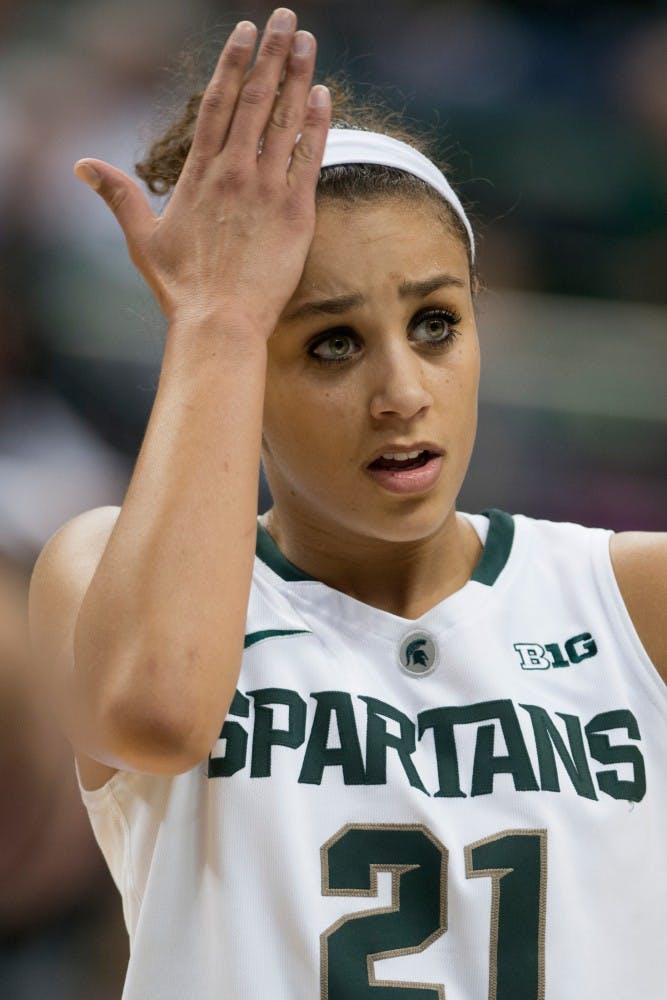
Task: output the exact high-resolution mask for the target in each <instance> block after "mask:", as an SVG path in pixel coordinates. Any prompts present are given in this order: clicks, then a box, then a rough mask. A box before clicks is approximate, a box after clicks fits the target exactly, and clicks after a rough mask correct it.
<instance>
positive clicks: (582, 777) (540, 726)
mask: <svg viewBox="0 0 667 1000" xmlns="http://www.w3.org/2000/svg"><path fill="white" fill-rule="evenodd" d="M521 708H523V709H525V710H526V712H528V714H529V715H530V721H531V722H532V724H533V732H534V734H535V746H536V747H537V760H538V763H539V768H540V784H541V785H542V791H543V792H559V791H560V784H559V782H558V770H557V768H556V755H555V753H554V750H556V751H557V753H558V756H559V757H560V759H561V761H562V763H563V765H564V766H565V770H566V771H567V773H568V777H569V778H570V781H571V782H572V784H573V786H574V789H575V791H576V793H577V795H581V796H582V797H583V798H585V799H597V795H596V794H595V788H594V786H593V779H592V777H591V772H590V769H589V767H588V760H587V759H586V751H585V749H584V737H583V734H582V731H581V723H580V722H579V719H578V718H577V716H576V715H566V714H565V713H564V712H556V715H557V716H558V717H559V718H561V719H562V720H563V721H564V722H565V729H566V731H567V740H568V744H569V747H567V746H566V745H565V741H564V740H563V737H562V736H561V734H560V733H559V731H558V729H557V727H556V724H555V723H554V722H553V720H552V719H550V718H549V714H548V712H546V711H545V709H543V708H540V707H539V706H538V705H521Z"/></svg>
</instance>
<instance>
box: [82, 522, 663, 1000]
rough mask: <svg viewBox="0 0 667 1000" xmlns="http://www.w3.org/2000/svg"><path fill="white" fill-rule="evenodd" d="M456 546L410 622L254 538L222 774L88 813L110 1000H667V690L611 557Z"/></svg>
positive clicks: (102, 803) (597, 548) (500, 542)
mask: <svg viewBox="0 0 667 1000" xmlns="http://www.w3.org/2000/svg"><path fill="white" fill-rule="evenodd" d="M469 519H470V521H471V522H472V524H473V526H474V527H475V530H476V531H477V532H478V534H479V535H480V537H481V538H482V540H483V541H485V545H484V550H483V554H482V557H481V560H480V562H479V564H478V566H477V568H476V570H475V572H474V573H473V575H472V578H471V579H470V580H469V581H468V583H467V584H466V585H465V586H464V587H463V588H462V589H461V590H459V591H457V592H456V593H454V594H452V595H451V596H450V597H448V598H447V599H445V600H444V601H442V602H441V603H440V604H438V605H437V606H436V607H434V608H433V609H431V610H430V611H429V612H427V613H426V614H424V615H423V616H422V617H421V618H419V619H417V620H408V619H403V618H400V617H397V616H396V615H393V614H390V613H387V612H385V611H381V610H378V609H377V608H374V607H369V606H367V605H364V604H362V603H360V602H359V601H356V600H354V599H353V598H351V597H348V596H346V595H345V594H342V593H339V592H337V591H334V590H332V589H330V588H328V587H326V586H325V585H324V584H322V583H319V582H318V581H316V580H313V579H312V578H310V577H308V576H307V575H306V574H304V573H303V572H302V571H301V570H299V569H298V568H297V567H295V566H293V565H292V564H291V563H289V562H288V561H287V560H286V559H285V557H284V556H283V555H282V554H281V553H280V551H279V550H278V549H277V547H276V546H275V544H274V543H273V541H272V540H271V538H270V537H269V535H268V534H267V533H266V532H265V531H264V529H263V528H262V527H261V526H260V528H259V532H258V547H257V558H256V561H255V570H254V576H253V583H252V590H251V595H250V601H249V609H248V619H247V632H246V637H245V652H244V656H243V665H242V669H241V674H240V679H239V683H238V690H237V693H236V696H235V698H234V701H233V703H232V705H231V708H230V710H229V713H228V716H227V719H226V721H225V723H224V726H223V728H222V732H221V735H220V739H219V740H218V741H217V742H216V744H215V745H214V746H213V747H212V748H211V754H210V757H209V759H208V760H207V761H203V762H202V764H201V765H200V766H198V767H195V768H193V769H192V770H191V771H189V772H187V773H185V774H181V775H177V776H175V777H168V776H150V775H143V774H137V773H126V772H119V773H117V774H116V775H115V776H114V777H113V778H112V779H111V780H110V781H109V782H108V783H107V784H106V785H105V786H104V787H102V788H101V789H99V790H97V791H92V792H91V791H82V794H83V798H84V801H85V803H86V806H87V808H88V811H89V814H90V818H91V822H92V826H93V829H94V831H95V834H96V836H97V839H98V842H99V844H100V846H101V849H102V851H103V853H104V855H105V857H106V859H107V862H108V864H109V867H110V869H111V872H112V874H113V877H114V879H115V881H116V884H117V885H118V888H119V890H120V892H121V894H122V899H123V907H124V915H125V920H126V923H127V927H128V930H129V934H130V941H131V957H130V962H129V968H128V973H127V979H126V985H125V990H124V993H123V1000H265V998H269V997H270V998H271V1000H316V998H319V1000H443V998H446V1000H487V998H488V1000H542V998H546V1000H575V998H576V1000H602V998H604V1000H635V998H638V997H641V998H642V1000H664V998H665V997H666V996H667V986H666V985H665V978H666V976H665V970H664V945H665V928H667V846H666V835H667V796H666V794H665V770H666V766H667V687H666V686H665V685H664V684H663V682H662V681H661V680H660V678H659V676H658V674H657V672H656V671H655V669H654V667H653V665H652V664H651V662H650V661H649V659H648V657H647V654H646V653H645V651H644V649H643V647H642V646H641V644H640V641H639V639H638V637H637V634H636V632H635V630H634V628H633V626H632V623H631V621H630V618H629V616H628V613H627V611H626V609H625V606H624V604H623V600H622V598H621V595H620V592H619V590H618V587H617V585H616V582H615V578H614V575H613V571H612V567H611V562H610V557H609V534H610V533H609V532H607V531H603V530H598V529H588V528H583V527H580V526H577V525H572V524H553V523H550V522H546V521H534V520H531V519H529V518H525V517H522V516H515V517H513V518H512V517H510V516H509V515H507V514H504V513H502V512H499V511H491V512H489V514H488V515H476V516H473V517H470V518H469ZM221 614H224V609H221Z"/></svg>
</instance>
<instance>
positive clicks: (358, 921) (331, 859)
mask: <svg viewBox="0 0 667 1000" xmlns="http://www.w3.org/2000/svg"><path fill="white" fill-rule="evenodd" d="M546 854H547V834H546V830H503V831H501V832H500V833H497V834H495V835H494V836H491V837H487V838H485V839H484V840H479V841H477V842H476V843H474V844H469V845H468V846H467V847H466V848H465V862H466V875H467V877H468V878H490V879H491V881H492V896H491V935H490V947H489V993H488V997H489V1000H544V932H545V907H546ZM321 856H322V893H323V895H325V896H368V897H374V896H377V873H378V872H379V871H385V872H390V873H391V878H392V902H391V906H388V907H385V908H380V909H377V908H376V909H372V910H364V911H363V912H361V913H351V914H349V915H348V916H345V917H341V919H340V920H338V921H336V923H335V924H333V925H332V926H331V927H329V928H328V929H327V930H326V931H324V933H323V934H322V935H321V938H320V944H321V997H322V1000H399V997H400V1000H445V989H444V986H443V985H441V984H435V983H408V982H405V981H401V982H398V981H396V982H390V981H388V980H377V979H376V977H375V968H374V963H375V962H376V961H379V960H381V959H383V958H394V957H396V956H398V955H409V954H414V953H416V952H420V951H423V950H424V949H425V948H427V947H428V946H429V945H430V944H431V943H432V942H433V941H435V940H436V938H438V937H440V935H441V934H444V933H445V931H446V930H447V864H448V851H447V848H446V847H444V846H443V845H442V844H441V843H440V842H439V841H438V840H437V839H436V838H435V837H434V836H433V834H432V833H431V831H430V830H428V828H427V827H425V826H412V825H410V824H395V825H390V824H370V825H366V826H360V825H348V826H345V827H343V828H342V830H339V832H338V833H337V834H336V835H335V836H334V837H332V838H331V839H330V840H328V841H327V842H326V844H324V845H323V847H322V850H321Z"/></svg>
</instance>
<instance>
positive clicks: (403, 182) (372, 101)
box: [135, 77, 477, 288]
mask: <svg viewBox="0 0 667 1000" xmlns="http://www.w3.org/2000/svg"><path fill="white" fill-rule="evenodd" d="M324 83H325V84H326V85H327V86H328V88H329V90H330V92H331V105H332V122H331V124H332V127H334V128H349V129H359V130H363V131H369V132H381V133H383V134H384V135H389V136H392V137H393V138H395V139H400V140H402V141H403V142H406V143H408V144H409V145H410V146H413V147H414V148H415V149H418V150H419V151H420V152H421V153H423V154H424V155H425V156H428V157H429V159H431V160H434V161H435V160H436V159H437V157H436V156H435V155H434V153H433V151H432V148H431V147H432V146H433V145H434V143H433V141H432V140H429V139H428V138H426V136H425V135H423V134H420V133H419V131H418V130H417V129H413V128H411V127H410V126H408V124H407V123H406V120H405V117H404V116H403V115H402V114H401V112H398V111H395V110H393V109H390V108H388V107H387V106H386V105H385V103H384V102H383V100H382V98H381V97H380V95H379V94H378V93H377V92H375V91H373V92H370V93H369V97H368V99H367V100H365V101H361V100H359V99H358V98H357V96H356V95H355V94H354V92H353V90H352V87H351V86H350V84H349V83H348V82H347V81H346V80H345V79H343V78H341V77H329V78H327V79H325V80H324ZM203 94H204V91H203V90H199V91H197V92H196V93H194V94H192V96H191V97H190V98H189V99H188V101H187V103H186V105H185V108H184V110H183V111H182V112H181V114H180V115H179V116H178V117H177V118H176V120H175V121H173V122H172V124H171V125H169V127H168V128H167V129H166V131H165V132H164V134H163V135H162V136H160V137H159V138H158V139H157V140H156V141H155V142H153V144H152V145H151V147H150V149H149V150H148V153H147V155H146V156H145V158H144V159H143V160H141V161H140V162H139V163H137V164H136V166H135V169H136V173H137V176H138V177H139V178H141V180H142V181H144V183H145V184H146V185H147V186H148V188H149V190H150V191H152V192H153V194H158V195H167V194H169V192H170V191H171V190H172V189H173V187H174V186H175V184H176V182H177V181H178V178H179V177H180V174H181V171H182V169H183V166H184V164H185V161H186V159H187V156H188V153H189V151H190V147H191V145H192V139H193V136H194V132H195V125H196V122H197V115H198V113H199V107H200V104H201V100H202V97H203ZM438 165H439V166H440V168H441V169H442V170H443V172H444V173H447V166H446V165H445V164H443V163H442V162H439V164H438ZM388 196H393V197H400V198H404V199H415V200H416V199H425V198H426V199H429V200H430V201H431V202H432V203H433V205H434V208H435V209H436V211H437V212H438V214H439V215H440V217H441V219H442V221H443V223H444V225H445V226H446V228H447V229H448V231H450V232H451V233H452V234H453V235H454V236H455V237H457V238H458V239H459V240H460V242H461V243H462V244H463V246H465V248H466V252H467V255H468V264H469V268H470V278H471V285H472V287H473V288H474V287H475V286H476V284H477V276H476V271H475V267H474V263H473V260H472V254H471V249H470V242H469V239H468V234H467V232H466V229H465V226H464V225H463V223H462V222H461V219H460V218H459V216H458V215H457V213H456V212H455V211H454V210H453V209H452V208H451V206H450V205H449V204H448V203H447V202H446V201H445V200H444V199H443V198H441V196H440V195H439V194H438V192H436V191H435V190H434V189H433V188H431V187H430V186H429V185H428V184H426V183H425V182H424V181H422V180H420V179H419V178H418V177H415V176H414V175H413V174H410V173H407V172H406V171H404V170H399V169H397V168H395V167H385V166H381V165H379V164H374V163H373V164H369V163H352V164H339V165H336V166H329V167H324V168H323V169H322V170H321V171H320V177H319V181H318V185H317V199H318V201H322V200H324V199H338V200H341V201H346V202H348V203H353V202H355V201H359V200H362V201H370V200H375V199H382V198H386V197H388Z"/></svg>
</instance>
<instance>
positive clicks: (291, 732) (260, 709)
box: [249, 688, 306, 778]
mask: <svg viewBox="0 0 667 1000" xmlns="http://www.w3.org/2000/svg"><path fill="white" fill-rule="evenodd" d="M249 694H250V695H252V697H253V698H254V699H255V725H254V729H253V734H252V757H251V762H250V777H251V778H268V777H269V776H270V774H271V749H272V747H274V746H280V747H290V748H291V749H292V750H296V748H297V747H300V746H301V744H302V743H303V741H304V739H305V735H306V703H305V701H304V700H303V698H301V697H299V695H298V694H297V693H296V691H290V690H288V689H287V688H262V689H261V690H260V691H250V692H249ZM272 705H286V706H287V709H288V724H287V729H274V728H273V708H272V707H270V706H272Z"/></svg>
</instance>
